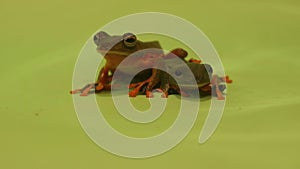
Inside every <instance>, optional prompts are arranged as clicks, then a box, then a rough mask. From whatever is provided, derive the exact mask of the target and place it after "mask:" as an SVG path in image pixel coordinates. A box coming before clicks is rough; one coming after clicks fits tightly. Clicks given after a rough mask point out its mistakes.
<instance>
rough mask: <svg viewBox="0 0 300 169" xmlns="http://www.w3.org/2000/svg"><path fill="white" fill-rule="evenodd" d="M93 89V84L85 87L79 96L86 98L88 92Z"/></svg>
mask: <svg viewBox="0 0 300 169" xmlns="http://www.w3.org/2000/svg"><path fill="white" fill-rule="evenodd" d="M94 87H95V84H89V85H87V86H86V87H85V88H84V89H83V90H82V91H81V94H80V96H87V95H88V94H89V92H90V91H91V89H92V88H94Z"/></svg>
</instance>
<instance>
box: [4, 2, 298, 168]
mask: <svg viewBox="0 0 300 169" xmlns="http://www.w3.org/2000/svg"><path fill="white" fill-rule="evenodd" d="M145 11H157V12H167V13H171V14H175V15H178V16H180V17H183V18H185V19H187V20H189V21H191V22H192V23H194V24H195V25H196V26H198V27H199V28H200V29H202V30H203V31H204V32H205V33H206V34H207V36H208V37H209V38H210V39H211V41H212V42H213V43H214V45H215V47H216V49H217V50H218V52H219V54H220V57H221V59H222V61H223V64H224V67H225V70H226V73H227V74H229V75H230V76H231V77H232V79H233V80H234V83H233V84H232V85H230V86H229V90H228V97H227V99H228V100H227V105H226V108H225V112H224V117H223V119H222V121H221V124H220V125H219V127H218V129H217V131H216V132H215V134H214V135H213V137H212V138H211V139H210V140H209V141H208V142H206V143H205V144H203V145H200V144H198V142H197V141H198V136H199V133H200V130H201V127H202V125H203V121H204V119H205V117H206V111H205V110H206V109H207V108H208V106H209V102H208V101H204V102H203V104H202V105H203V107H201V108H202V110H203V111H201V114H200V115H199V117H198V119H197V122H196V125H195V126H194V128H193V129H192V132H191V133H190V134H189V135H188V137H187V138H186V139H185V140H184V141H183V142H182V143H181V144H179V145H178V146H177V147H175V148H174V149H172V150H171V151H169V152H167V153H165V154H163V155H160V156H157V157H153V158H149V159H127V158H122V157H118V156H115V155H112V154H110V153H108V152H106V151H104V150H102V149H101V148H99V147H98V146H97V145H95V144H94V143H93V142H92V141H91V140H90V139H89V138H88V137H87V136H86V134H85V133H84V132H83V130H82V129H81V127H80V125H79V122H78V120H77V118H76V113H75V111H74V109H73V102H72V97H71V96H70V95H69V94H68V91H69V90H70V89H71V84H72V72H73V68H74V64H75V62H76V58H77V56H78V53H79V51H80V49H81V47H82V46H83V45H84V43H85V41H86V40H87V39H88V38H89V37H90V35H91V34H92V33H94V32H95V31H96V30H98V29H99V28H100V27H101V26H103V25H104V24H105V23H107V22H109V21H111V20H113V19H116V18H118V17H120V16H123V15H127V14H131V13H135V12H145ZM299 21H300V3H299V1H297V0H273V1H271V0H264V1H259V0H254V1H250V0H248V1H238V0H229V1H221V0H220V1H217V0H213V1H205V2H204V1H196V0H194V1H191V0H185V1H176V2H175V1H167V0H166V1H161V0H151V1H140V0H139V1H119V2H117V1H101V0H97V1H85V2H81V3H79V2H78V1H58V0H52V1H37V0H27V1H8V0H1V1H0V23H1V25H0V30H1V31H0V56H1V62H0V64H1V66H0V70H1V71H0V77H1V86H0V87H1V89H2V90H1V97H0V103H1V104H0V115H1V117H0V119H1V121H0V131H1V132H0V133H1V137H0V168H3V169H35V168H36V169H48V168H49V169H50V168H51V169H53V168H62V169H66V168H72V169H83V168H131V169H133V168H144V169H150V168H151V169H153V168H156V169H158V168H178V169H179V168H213V169H219V168H222V169H225V168H226V169H227V168H228V169H234V168H238V169H248V168H249V169H254V168H264V169H266V168H272V169H277V168H278V169H279V168H289V169H296V168H300V162H299V155H300V154H299V152H300V132H299V130H300V123H299V118H300V114H299V109H300V104H299V103H300V96H299V94H300V92H299V87H298V86H299V82H300V81H299V75H300V71H299V67H300V58H299V53H300V48H299V44H300V33H299V30H300V22H299ZM125 31H127V30H124V32H125ZM162 45H163V46H164V44H162ZM175 47H177V46H174V48H175ZM97 98H98V100H99V102H101V100H103V96H101V95H99V96H97ZM104 100H105V99H104ZM137 100H140V102H143V101H145V100H144V98H143V96H140V97H138V98H136V100H134V101H133V102H135V103H138V102H139V101H137ZM169 100H170V102H172V103H176V102H178V98H177V97H174V96H172V97H170V98H169ZM106 101H107V102H108V103H107V104H106V106H108V105H109V104H111V103H110V102H109V100H106ZM140 108H141V109H143V107H140ZM108 109H109V108H108ZM172 112H174V113H176V112H175V111H173V110H169V111H168V112H167V113H172ZM114 116H115V115H114V114H111V115H110V114H107V115H106V117H107V118H108V119H109V121H110V122H111V124H112V125H114V126H115V128H118V129H119V130H121V131H122V132H124V133H126V134H129V135H130V134H133V135H134V134H137V135H138V136H141V137H143V136H148V135H152V134H155V133H159V132H160V131H163V129H165V128H166V127H167V126H168V125H170V123H171V122H172V121H171V120H172V118H173V117H174V115H168V114H166V115H165V116H164V117H167V116H170V118H162V119H159V120H162V121H161V122H157V123H156V124H153V125H155V127H153V128H151V127H149V126H142V127H141V128H140V129H136V130H137V131H136V132H137V133H134V130H131V129H133V128H134V126H133V124H131V123H128V122H125V121H123V119H121V118H120V117H115V121H114V118H113V117H114ZM118 122H122V123H118ZM120 124H126V125H125V126H123V127H122V126H120ZM118 125H119V126H118ZM137 128H138V127H137ZM143 129H144V130H145V131H146V132H145V134H144V135H143V134H139V133H142V130H143Z"/></svg>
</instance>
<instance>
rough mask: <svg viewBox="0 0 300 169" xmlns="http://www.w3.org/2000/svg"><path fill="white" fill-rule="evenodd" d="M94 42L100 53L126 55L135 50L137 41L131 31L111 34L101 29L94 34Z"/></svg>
mask: <svg viewBox="0 0 300 169" xmlns="http://www.w3.org/2000/svg"><path fill="white" fill-rule="evenodd" d="M94 42H95V44H96V45H97V51H98V52H99V53H101V54H102V55H108V54H113V55H119V56H120V55H121V56H128V55H130V54H131V53H133V52H135V51H137V50H138V49H137V44H138V43H139V41H138V40H137V38H136V36H135V35H134V34H132V33H125V34H124V35H122V36H120V35H114V36H111V35H109V34H107V33H106V32H103V31H101V32H99V33H97V34H96V35H95V36H94Z"/></svg>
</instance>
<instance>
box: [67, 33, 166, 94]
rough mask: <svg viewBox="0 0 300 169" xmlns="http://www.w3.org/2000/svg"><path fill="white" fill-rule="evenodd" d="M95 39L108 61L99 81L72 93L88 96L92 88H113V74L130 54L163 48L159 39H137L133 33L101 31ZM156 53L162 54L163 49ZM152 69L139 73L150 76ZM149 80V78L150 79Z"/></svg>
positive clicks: (96, 90)
mask: <svg viewBox="0 0 300 169" xmlns="http://www.w3.org/2000/svg"><path fill="white" fill-rule="evenodd" d="M93 41H94V43H95V44H96V46H97V47H96V50H97V52H99V53H100V54H101V55H103V56H104V59H105V60H106V63H105V65H104V67H102V68H101V70H100V73H99V75H98V78H97V81H96V82H95V83H91V84H88V85H86V86H85V87H83V88H81V89H75V90H72V91H70V93H71V94H75V93H78V92H80V93H81V94H80V96H87V95H88V94H89V92H90V90H91V89H93V88H95V92H100V91H103V90H110V89H111V80H112V76H113V74H114V72H115V70H116V68H117V67H118V65H119V64H120V63H121V62H122V61H123V60H124V59H125V58H126V57H127V56H129V55H131V54H133V53H135V52H137V51H140V50H143V49H149V48H152V49H153V48H154V49H161V45H160V43H159V42H158V41H149V42H142V41H140V40H138V39H137V37H136V35H135V34H133V33H125V34H123V35H109V34H108V33H106V32H104V31H100V32H98V33H97V34H95V35H94V37H93ZM156 55H159V56H162V55H163V51H162V50H160V53H156ZM151 74H152V70H150V69H148V70H145V71H142V72H141V73H139V76H142V77H147V76H144V75H148V76H150V75H151ZM148 81H149V80H148Z"/></svg>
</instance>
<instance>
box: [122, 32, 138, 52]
mask: <svg viewBox="0 0 300 169" xmlns="http://www.w3.org/2000/svg"><path fill="white" fill-rule="evenodd" d="M123 42H124V45H125V46H126V47H129V48H132V47H135V45H136V42H137V39H136V36H135V35H134V34H132V33H125V34H124V35H123Z"/></svg>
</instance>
